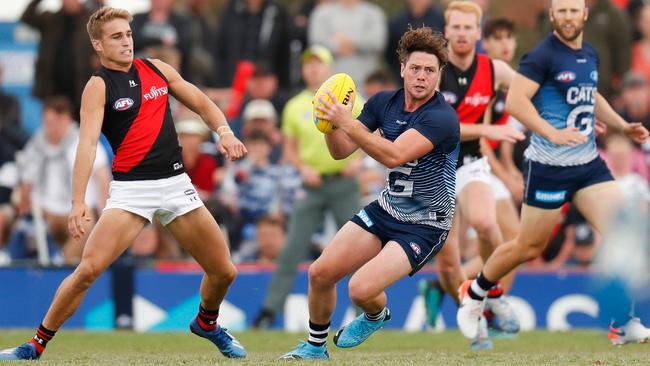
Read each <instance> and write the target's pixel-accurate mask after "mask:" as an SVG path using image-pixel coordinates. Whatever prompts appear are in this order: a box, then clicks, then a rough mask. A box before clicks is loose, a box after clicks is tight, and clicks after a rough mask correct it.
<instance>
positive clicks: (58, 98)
mask: <svg viewBox="0 0 650 366" xmlns="http://www.w3.org/2000/svg"><path fill="white" fill-rule="evenodd" d="M73 108H74V107H73V106H72V102H71V101H70V98H68V97H66V96H64V95H52V96H49V97H47V98H45V101H44V102H43V111H46V110H51V111H53V112H54V113H56V114H59V115H61V114H65V115H68V116H72V115H73V113H72V111H73Z"/></svg>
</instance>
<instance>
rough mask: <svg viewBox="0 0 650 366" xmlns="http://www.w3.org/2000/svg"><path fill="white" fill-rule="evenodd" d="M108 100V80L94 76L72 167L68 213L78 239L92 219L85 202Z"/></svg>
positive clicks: (85, 100) (83, 108) (83, 105)
mask: <svg viewBox="0 0 650 366" xmlns="http://www.w3.org/2000/svg"><path fill="white" fill-rule="evenodd" d="M105 103H106V84H105V83H104V80H103V79H102V78H100V77H97V76H93V77H91V78H90V80H89V81H88V83H87V84H86V87H85V89H84V91H83V94H82V95H81V110H80V116H81V121H80V127H79V145H77V155H76V157H75V160H74V168H73V171H72V208H71V210H70V216H69V217H68V229H69V230H70V234H72V237H73V238H75V239H78V238H81V237H82V236H83V235H84V234H85V231H84V228H83V225H82V223H83V221H84V220H85V221H90V212H89V209H88V207H87V206H86V187H87V186H88V180H89V179H90V174H91V172H92V168H93V163H94V162H95V154H96V152H97V140H98V139H99V134H100V132H101V130H102V123H103V120H104V104H105Z"/></svg>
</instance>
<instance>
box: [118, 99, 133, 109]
mask: <svg viewBox="0 0 650 366" xmlns="http://www.w3.org/2000/svg"><path fill="white" fill-rule="evenodd" d="M133 104H134V103H133V99H131V98H120V99H118V100H116V101H115V103H113V109H115V110H116V111H125V110H127V109H129V108H131V107H132V106H133Z"/></svg>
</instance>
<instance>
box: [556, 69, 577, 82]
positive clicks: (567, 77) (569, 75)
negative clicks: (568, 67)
mask: <svg viewBox="0 0 650 366" xmlns="http://www.w3.org/2000/svg"><path fill="white" fill-rule="evenodd" d="M575 79H576V74H574V73H573V72H571V71H562V72H561V73H559V74H557V76H556V77H555V80H557V81H559V82H561V83H570V82H572V81H573V80H575Z"/></svg>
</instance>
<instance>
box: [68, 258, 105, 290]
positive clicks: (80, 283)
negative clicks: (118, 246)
mask: <svg viewBox="0 0 650 366" xmlns="http://www.w3.org/2000/svg"><path fill="white" fill-rule="evenodd" d="M100 274H101V271H100V270H99V269H97V267H96V266H95V265H93V264H90V263H84V262H81V263H80V264H79V266H77V269H75V271H74V277H73V278H74V286H75V287H76V288H80V289H87V288H89V287H90V286H91V285H92V284H93V283H95V281H96V280H97V277H99V275H100Z"/></svg>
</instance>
